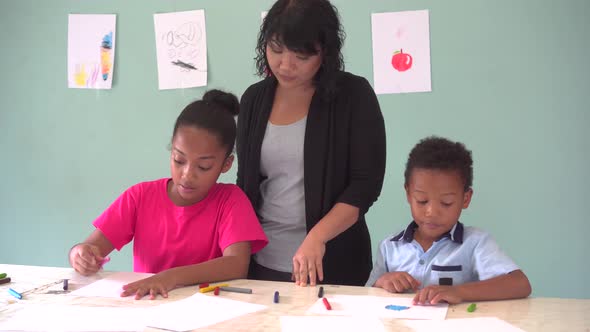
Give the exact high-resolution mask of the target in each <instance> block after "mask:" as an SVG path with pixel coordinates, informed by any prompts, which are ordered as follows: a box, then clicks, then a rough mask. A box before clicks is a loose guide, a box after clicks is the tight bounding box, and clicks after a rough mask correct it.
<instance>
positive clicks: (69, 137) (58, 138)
mask: <svg viewBox="0 0 590 332" xmlns="http://www.w3.org/2000/svg"><path fill="white" fill-rule="evenodd" d="M334 3H335V4H336V5H337V6H338V7H339V9H340V12H341V16H342V19H343V24H344V27H345V30H346V32H347V35H348V38H347V40H346V44H345V58H346V68H347V70H349V71H351V72H353V73H356V74H359V75H363V76H365V77H367V79H368V80H369V81H370V82H372V81H373V79H372V77H373V73H372V53H371V34H370V33H371V27H370V14H371V13H372V12H388V11H401V10H415V9H429V10H430V37H431V55H432V87H433V92H431V93H415V94H405V95H381V96H379V101H380V103H381V107H382V110H383V113H384V115H385V121H386V126H387V144H388V148H387V153H388V156H387V175H386V178H385V186H384V190H383V192H382V195H381V197H380V199H379V201H378V202H377V203H376V204H375V205H374V206H373V208H372V209H371V210H370V212H369V215H368V220H369V226H370V228H371V233H372V237H373V247H374V248H376V246H377V244H378V242H379V241H380V240H381V239H383V238H384V237H385V236H386V235H388V234H390V233H393V232H396V231H397V230H399V229H400V228H402V227H404V226H405V225H406V224H407V223H408V222H409V220H410V219H409V218H410V213H409V209H408V206H407V204H406V202H405V198H404V194H403V190H402V183H403V179H402V178H403V167H404V164H405V159H406V157H407V154H408V152H409V150H410V149H411V147H412V146H413V145H414V144H415V143H416V142H417V141H418V140H419V139H420V138H422V137H424V136H427V135H431V134H437V135H443V136H447V137H449V138H451V139H456V140H460V141H463V142H465V143H466V144H467V146H468V147H469V148H471V149H472V150H473V153H474V159H475V181H474V186H475V187H474V188H475V196H474V198H473V203H472V205H471V207H470V208H469V209H468V210H466V211H465V213H464V215H463V216H462V221H463V222H464V223H466V224H468V225H475V226H479V227H482V228H485V229H487V230H489V231H490V232H491V233H492V234H493V235H494V236H495V238H496V239H497V241H498V242H499V243H500V245H501V246H502V247H503V248H504V249H505V251H506V252H508V254H509V255H510V256H512V257H513V258H514V260H515V261H516V262H517V263H518V264H519V265H520V266H521V267H522V269H523V270H524V271H525V272H526V273H527V274H528V276H529V278H530V280H531V282H532V284H533V289H534V294H533V295H534V296H551V297H572V298H590V287H589V286H588V283H587V281H586V280H587V278H588V275H590V263H589V262H590V261H589V260H588V257H587V252H588V251H589V249H590V248H589V244H588V239H587V237H588V236H589V234H590V226H589V223H590V220H589V217H588V216H589V213H588V207H587V206H586V204H588V203H587V200H588V197H590V191H589V189H588V188H589V186H590V176H589V175H588V170H589V169H590V158H589V155H590V139H589V135H588V134H587V132H586V128H587V127H588V126H589V125H590V115H589V113H590V108H589V106H588V105H589V102H590V99H589V97H588V95H589V93H588V88H589V87H590V84H588V81H587V79H588V77H590V65H589V64H588V62H589V60H588V54H590V38H589V37H588V31H590V23H589V22H590V20H588V14H589V13H590V2H588V1H587V0H564V1H559V2H556V1H550V0H542V1H540V0H522V1H512V0H501V1H481V0H470V1H457V0H454V1H453V0H450V1H440V0H429V1H415V0H413V1H410V0H399V1H380V0H365V1H351V0H340V1H334ZM270 4H271V0H264V1H239V0H223V1H220V0H203V1H164V0H161V1H155V0H152V1H139V0H135V1H115V0H110V1H109V0H105V1H66V0H52V1H40V0H39V1H32V0H9V1H8V0H0V31H2V33H0V44H1V45H2V46H1V52H0V75H1V76H0V156H1V157H0V158H1V162H0V174H1V179H2V185H0V263H10V264H33V265H49V266H65V265H67V258H66V253H67V251H68V249H69V248H70V246H71V245H72V244H74V243H76V242H79V241H81V240H83V239H84V238H85V237H86V236H87V235H88V234H89V233H90V232H91V230H92V226H91V222H92V220H93V219H94V218H95V217H96V216H97V215H98V214H99V213H100V212H101V211H102V210H103V209H105V208H106V207H107V206H108V204H109V203H110V202H111V201H113V200H114V199H115V198H116V197H117V195H118V194H119V193H121V192H122V191H123V190H124V189H126V188H127V187H128V186H130V185H132V184H134V183H136V182H139V181H142V180H150V179H155V178H159V177H165V176H168V174H169V169H168V151H167V144H168V142H169V139H170V134H171V131H172V125H173V121H174V119H175V117H176V116H177V114H178V113H179V112H180V110H181V108H182V107H183V106H184V105H185V104H187V103H188V102H189V101H191V100H193V99H196V98H199V97H201V95H202V94H203V92H204V91H205V89H204V88H198V89H197V88H196V89H185V90H167V91H158V88H157V87H158V83H157V68H156V54H155V37H154V26H153V14H154V13H162V12H170V11H181V10H192V9H205V10H206V12H205V14H206V22H207V23H206V24H207V41H208V65H209V86H208V87H207V88H213V87H221V88H224V89H226V90H229V91H231V92H234V93H236V94H238V95H240V94H241V93H242V92H243V90H244V89H245V88H246V87H247V86H248V85H249V84H251V83H253V82H255V81H256V80H257V78H256V77H255V76H254V75H253V72H254V64H253V61H252V58H253V56H254V44H255V40H256V34H257V29H258V27H259V21H260V12H261V11H262V10H266V9H267V8H268V7H269V6H270ZM69 13H115V14H117V39H116V42H117V44H116V62H115V75H114V85H113V89H112V90H78V89H68V88H67V77H66V72H67V66H66V64H67V59H66V54H67V53H66V52H67V21H68V20H67V15H68V14H69ZM235 169H236V168H235V167H234V168H233V170H232V171H231V172H230V173H229V174H227V175H224V176H223V177H222V181H225V182H233V181H234V179H235ZM112 257H113V260H112V262H111V263H109V265H108V268H109V269H121V270H122V269H131V260H132V259H131V250H129V248H126V249H124V250H123V252H122V253H115V254H113V255H112Z"/></svg>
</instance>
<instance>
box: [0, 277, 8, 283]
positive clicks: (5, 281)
mask: <svg viewBox="0 0 590 332" xmlns="http://www.w3.org/2000/svg"><path fill="white" fill-rule="evenodd" d="M9 282H10V278H2V279H0V285H2V284H7V283H9Z"/></svg>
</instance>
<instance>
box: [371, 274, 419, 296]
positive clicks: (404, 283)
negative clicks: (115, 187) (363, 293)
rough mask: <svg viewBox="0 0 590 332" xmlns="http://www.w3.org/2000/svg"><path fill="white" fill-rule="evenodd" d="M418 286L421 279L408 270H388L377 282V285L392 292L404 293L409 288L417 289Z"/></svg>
mask: <svg viewBox="0 0 590 332" xmlns="http://www.w3.org/2000/svg"><path fill="white" fill-rule="evenodd" d="M418 286H420V281H418V280H416V279H414V277H412V276H411V275H410V274H409V273H407V272H388V273H385V274H384V275H382V276H381V277H380V278H379V279H377V282H375V287H380V288H383V289H385V290H386V291H388V292H391V293H403V292H405V291H407V290H408V289H412V290H416V289H417V288H418Z"/></svg>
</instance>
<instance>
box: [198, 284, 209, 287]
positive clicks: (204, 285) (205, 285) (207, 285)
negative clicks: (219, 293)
mask: <svg viewBox="0 0 590 332" xmlns="http://www.w3.org/2000/svg"><path fill="white" fill-rule="evenodd" d="M205 287H209V284H208V283H203V284H200V285H199V288H205Z"/></svg>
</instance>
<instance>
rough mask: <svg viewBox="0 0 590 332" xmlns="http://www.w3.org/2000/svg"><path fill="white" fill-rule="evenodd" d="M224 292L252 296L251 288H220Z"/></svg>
mask: <svg viewBox="0 0 590 332" xmlns="http://www.w3.org/2000/svg"><path fill="white" fill-rule="evenodd" d="M219 288H220V289H221V290H222V291H224V292H234V293H244V294H252V290H251V289H250V288H240V287H225V286H224V287H219Z"/></svg>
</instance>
